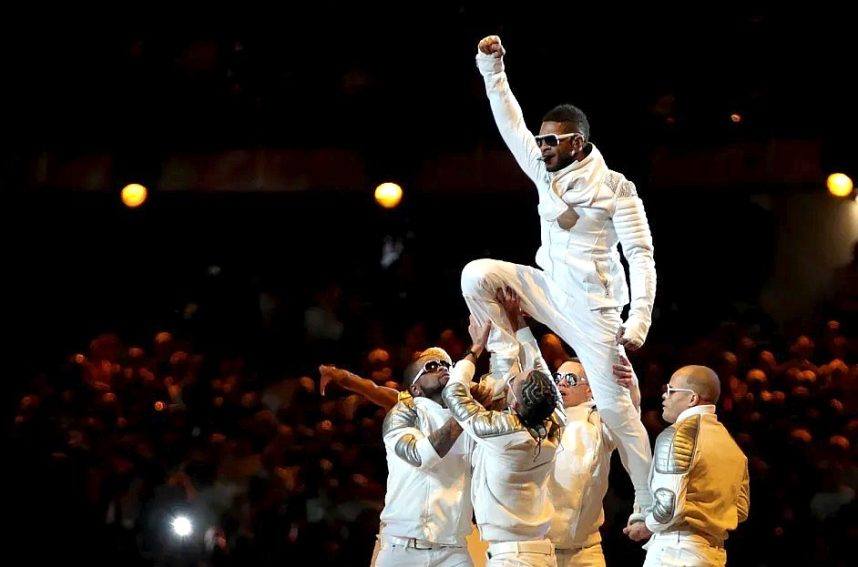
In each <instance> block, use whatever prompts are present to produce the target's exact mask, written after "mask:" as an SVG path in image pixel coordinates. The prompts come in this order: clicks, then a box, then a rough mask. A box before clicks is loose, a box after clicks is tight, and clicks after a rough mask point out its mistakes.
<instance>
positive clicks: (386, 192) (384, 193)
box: [375, 183, 402, 209]
mask: <svg viewBox="0 0 858 567" xmlns="http://www.w3.org/2000/svg"><path fill="white" fill-rule="evenodd" d="M375 200H376V202H378V204H379V205H381V206H382V207H384V208H385V209H392V208H394V207H395V206H397V205H398V204H399V202H400V201H401V200H402V187H400V186H399V185H397V184H396V183H382V184H381V185H379V186H378V187H376V188H375Z"/></svg>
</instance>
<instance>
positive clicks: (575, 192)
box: [540, 144, 608, 220]
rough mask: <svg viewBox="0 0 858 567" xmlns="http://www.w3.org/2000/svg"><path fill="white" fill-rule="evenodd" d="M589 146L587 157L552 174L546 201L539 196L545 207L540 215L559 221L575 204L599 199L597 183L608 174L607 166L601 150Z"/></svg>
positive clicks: (541, 203) (587, 203)
mask: <svg viewBox="0 0 858 567" xmlns="http://www.w3.org/2000/svg"><path fill="white" fill-rule="evenodd" d="M590 145H591V149H590V153H589V154H587V155H586V156H585V157H584V159H582V160H575V161H574V162H572V163H570V164H569V165H567V166H566V167H564V168H563V169H561V170H560V171H555V172H554V173H551V174H550V183H549V184H550V187H551V189H550V190H549V191H548V193H547V195H546V198H545V201H544V202H543V199H542V198H541V197H540V205H541V206H542V208H543V209H544V211H543V212H542V213H540V214H541V215H542V216H544V217H545V218H546V219H547V220H556V219H557V217H559V216H560V215H561V214H563V213H564V212H565V211H566V210H567V209H568V208H569V207H570V206H571V205H573V204H575V205H586V206H589V205H590V204H592V202H593V200H594V199H595V198H596V194H597V193H598V191H597V189H598V186H599V184H600V183H602V180H603V179H604V178H605V175H607V173H608V166H607V164H605V158H604V157H602V153H601V152H600V151H599V149H598V148H597V147H596V146H594V145H593V144H590Z"/></svg>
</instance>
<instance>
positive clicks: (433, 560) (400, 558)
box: [372, 542, 473, 567]
mask: <svg viewBox="0 0 858 567" xmlns="http://www.w3.org/2000/svg"><path fill="white" fill-rule="evenodd" d="M372 565H373V567H473V563H472V562H471V556H470V555H468V550H467V549H465V548H461V547H442V548H438V549H412V548H406V547H404V546H401V545H388V544H387V543H384V542H382V543H381V549H379V552H378V555H377V556H376V558H375V563H373V564H372Z"/></svg>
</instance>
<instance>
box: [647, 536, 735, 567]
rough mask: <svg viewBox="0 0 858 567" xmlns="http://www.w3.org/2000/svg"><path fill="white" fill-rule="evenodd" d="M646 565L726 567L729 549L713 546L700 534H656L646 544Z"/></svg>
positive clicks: (651, 566)
mask: <svg viewBox="0 0 858 567" xmlns="http://www.w3.org/2000/svg"><path fill="white" fill-rule="evenodd" d="M644 549H646V561H644V567H661V566H665V567H679V566H684V567H724V566H725V565H727V551H726V550H725V549H724V548H723V547H712V546H711V545H710V544H709V542H707V541H706V540H705V539H703V538H702V537H699V536H694V535H680V534H677V533H667V534H656V535H654V536H652V537H651V538H650V540H649V542H647V544H646V545H644Z"/></svg>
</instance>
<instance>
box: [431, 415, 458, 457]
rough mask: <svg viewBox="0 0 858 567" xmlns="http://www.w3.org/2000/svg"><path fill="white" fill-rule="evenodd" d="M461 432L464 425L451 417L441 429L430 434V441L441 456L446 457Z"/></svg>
mask: <svg viewBox="0 0 858 567" xmlns="http://www.w3.org/2000/svg"><path fill="white" fill-rule="evenodd" d="M461 434H462V426H461V425H459V424H458V422H456V420H455V419H453V418H450V419H449V420H447V423H445V424H444V425H443V426H441V428H440V429H438V430H437V431H433V432H432V433H431V434H430V435H429V443H431V444H432V447H433V448H434V449H435V452H436V453H438V456H439V457H444V456H446V455H447V453H448V452H449V451H450V448H451V447H452V446H453V443H455V442H456V439H458V438H459V435H461Z"/></svg>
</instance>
